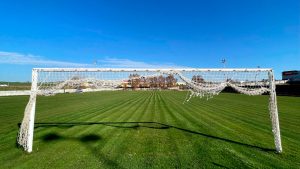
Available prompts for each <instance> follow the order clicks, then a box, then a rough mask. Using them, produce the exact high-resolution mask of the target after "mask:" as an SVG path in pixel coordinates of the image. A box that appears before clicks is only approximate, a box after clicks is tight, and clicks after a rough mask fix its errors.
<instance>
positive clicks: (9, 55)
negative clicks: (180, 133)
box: [0, 51, 188, 68]
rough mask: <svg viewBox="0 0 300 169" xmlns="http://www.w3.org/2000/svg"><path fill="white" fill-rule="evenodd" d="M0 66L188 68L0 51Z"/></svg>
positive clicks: (122, 60)
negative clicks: (78, 59)
mask: <svg viewBox="0 0 300 169" xmlns="http://www.w3.org/2000/svg"><path fill="white" fill-rule="evenodd" d="M0 64H19V65H34V66H42V67H103V68H188V67H184V66H178V65H175V64H173V63H159V64H156V63H146V62H142V61H134V60H130V59H119V58H110V57H107V58H105V59H101V60H97V61H96V64H85V63H74V62H65V61H57V60H49V59H46V58H44V57H41V56H36V55H31V54H22V53H16V52H4V51H0Z"/></svg>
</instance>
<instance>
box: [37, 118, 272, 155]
mask: <svg viewBox="0 0 300 169" xmlns="http://www.w3.org/2000/svg"><path fill="white" fill-rule="evenodd" d="M80 125H105V126H110V127H116V128H128V129H139V128H151V129H171V128H173V129H177V130H179V131H182V132H186V133H190V134H195V135H199V136H202V137H207V138H211V139H215V140H220V141H224V142H227V143H232V144H236V145H241V146H246V147H249V148H254V149H258V150H261V151H265V152H276V151H275V149H271V148H264V147H259V146H256V145H250V144H247V143H242V142H238V141H234V140H230V139H228V138H222V137H218V136H213V135H209V134H205V133H201V132H198V131H192V130H189V129H185V128H181V127H177V126H173V125H169V124H164V123H160V122H150V121H146V122H57V123H55V122H53V123H35V128H41V127H59V128H68V127H73V126H80Z"/></svg>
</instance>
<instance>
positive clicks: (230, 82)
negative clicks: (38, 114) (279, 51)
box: [17, 68, 282, 152]
mask: <svg viewBox="0 0 300 169" xmlns="http://www.w3.org/2000/svg"><path fill="white" fill-rule="evenodd" d="M227 87H230V88H232V89H233V90H235V91H236V92H238V93H242V94H246V95H262V94H269V95H270V97H269V112H270V118H271V122H272V132H273V134H274V141H275V147H276V151H277V152H282V146H281V138H280V129H279V119H278V110H277V101H276V92H275V80H274V74H273V71H272V69H101V68H35V69H33V70H32V86H31V94H30V99H29V101H28V104H27V106H26V108H25V112H24V118H23V121H22V124H21V126H20V130H19V133H18V138H17V142H18V144H19V145H20V146H22V147H23V148H24V150H25V151H27V152H31V151H32V145H33V130H34V117H35V106H36V98H37V95H44V96H51V95H55V94H58V93H72V92H92V91H102V90H152V89H180V90H188V91H189V95H188V96H187V98H186V99H185V102H188V101H189V100H190V99H191V98H193V97H200V98H206V99H209V98H212V97H213V96H214V95H218V94H219V93H220V92H221V91H223V90H224V89H225V88H227Z"/></svg>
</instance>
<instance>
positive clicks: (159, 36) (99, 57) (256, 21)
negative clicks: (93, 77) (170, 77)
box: [0, 0, 300, 81]
mask: <svg viewBox="0 0 300 169" xmlns="http://www.w3.org/2000/svg"><path fill="white" fill-rule="evenodd" d="M299 47H300V1H299V0H281V1H278V0H251V1H250V0H248V1H246V0H245V1H243V0H226V1H225V0H195V1H189V0H181V1H176V0H119V1H117V0H109V1H108V0H106V1H101V0H97V1H96V0H94V1H91V0H84V1H76V0H68V1H66V0H65V1H63V0H59V1H58V0H51V1H40V0H36V1H31V0H27V1H15V0H10V1H6V2H4V1H1V2H0V81H28V80H30V78H31V75H30V73H31V69H32V68H33V67H93V66H94V67H197V68H217V67H222V64H221V62H220V61H221V59H222V58H226V60H227V65H226V66H227V67H233V68H237V67H249V68H255V67H257V66H260V67H268V68H274V70H275V72H276V78H277V79H280V78H281V75H280V73H281V71H283V70H291V69H300V48H299ZM93 63H97V64H96V65H93Z"/></svg>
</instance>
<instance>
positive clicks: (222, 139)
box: [0, 91, 300, 168]
mask: <svg viewBox="0 0 300 169" xmlns="http://www.w3.org/2000/svg"><path fill="white" fill-rule="evenodd" d="M185 96H186V92H174V91H136V92H126V91H115V92H97V93H82V94H61V95H56V96H51V97H38V103H37V113H36V121H35V122H36V124H35V135H34V147H33V153H31V154H26V153H24V152H23V151H22V150H21V149H18V148H17V147H16V136H17V131H18V126H17V124H18V123H19V122H20V121H21V120H22V116H23V110H24V108H25V105H26V103H27V101H28V97H26V96H18V97H0V167H1V168H297V167H299V166H300V152H299V149H300V146H299V145H300V126H299V124H300V98H299V97H278V106H279V113H280V114H279V116H280V125H281V134H282V144H283V153H282V154H277V153H275V150H274V142H273V135H272V132H271V122H270V119H269V114H268V108H267V105H268V96H255V97H254V96H245V95H239V94H228V93H224V94H221V95H219V96H215V97H214V98H213V99H210V100H206V99H199V98H194V99H192V100H191V101H190V102H188V103H185V104H182V102H183V101H184V98H185Z"/></svg>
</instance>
